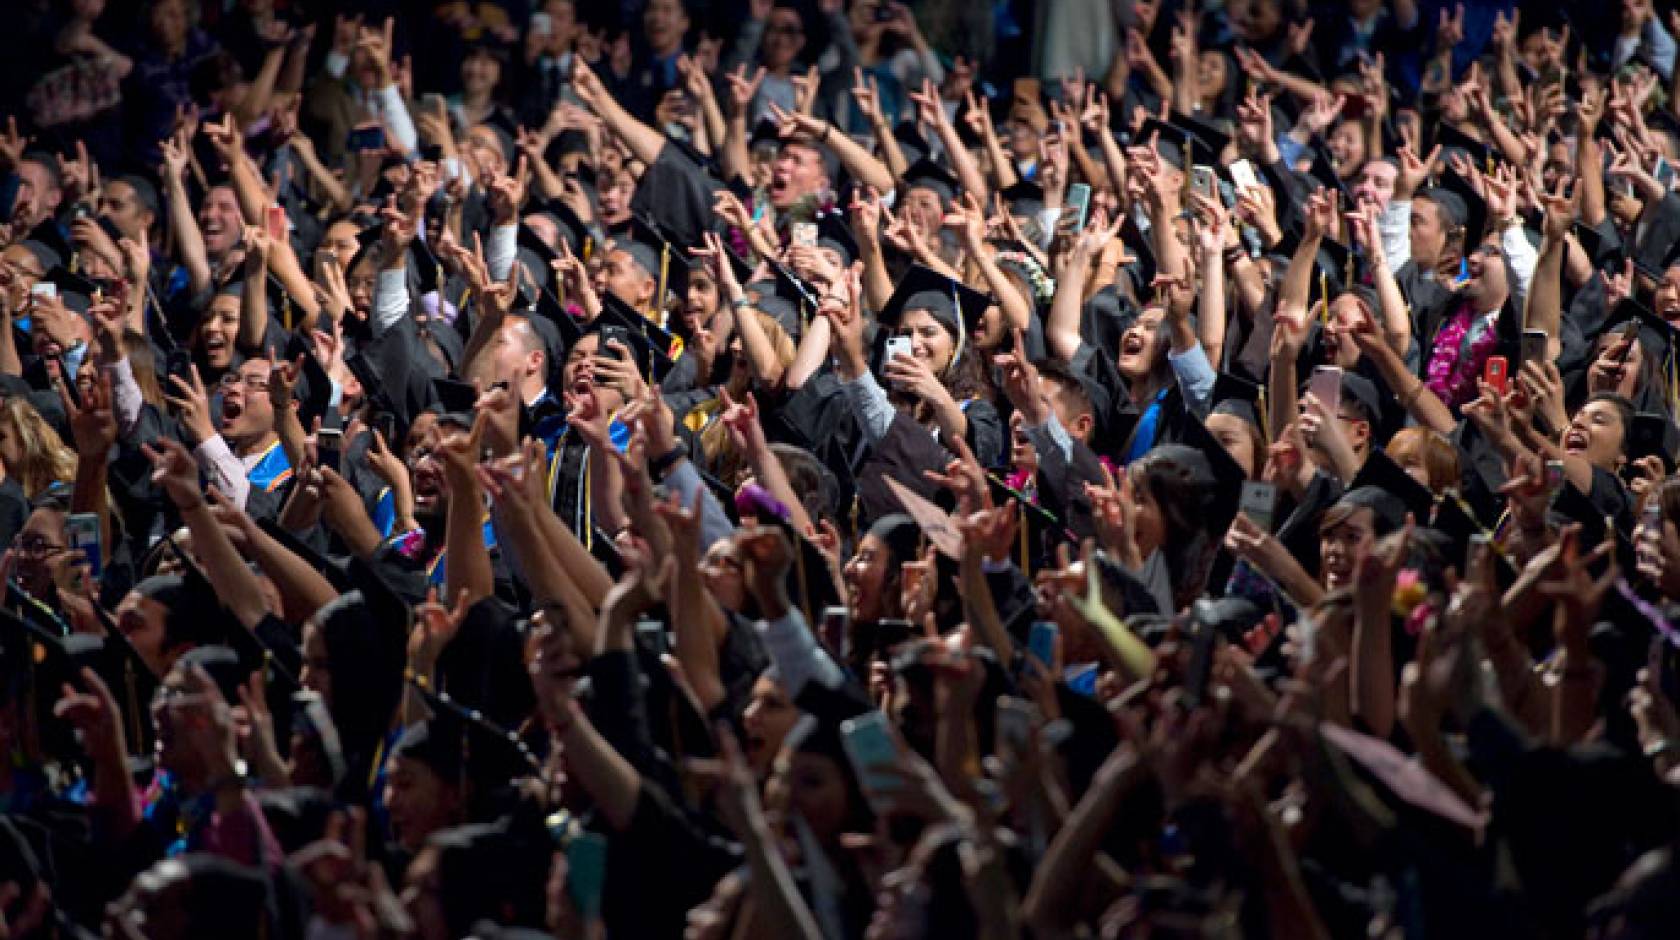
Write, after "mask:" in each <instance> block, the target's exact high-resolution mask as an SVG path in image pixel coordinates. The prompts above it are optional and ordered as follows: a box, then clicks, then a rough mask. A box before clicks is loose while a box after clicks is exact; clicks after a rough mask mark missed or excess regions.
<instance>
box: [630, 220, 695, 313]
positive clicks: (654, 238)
mask: <svg viewBox="0 0 1680 940" xmlns="http://www.w3.org/2000/svg"><path fill="white" fill-rule="evenodd" d="M625 235H626V236H627V237H625V238H619V239H616V240H615V241H614V242H613V247H614V248H616V249H618V250H620V251H623V252H624V253H626V254H628V255H629V256H630V258H631V260H633V261H634V262H635V263H636V266H637V267H639V268H641V269H642V270H643V271H646V272H647V273H648V275H649V276H650V277H652V278H653V279H654V280H655V281H656V282H657V287H656V289H655V291H654V295H653V296H654V301H653V302H654V306H655V308H656V310H657V309H662V308H663V307H664V304H665V297H666V295H667V294H676V295H677V296H679V297H680V296H682V295H683V294H684V292H685V291H687V289H688V255H687V253H686V252H683V251H682V250H681V249H679V248H677V247H676V246H674V245H672V244H671V243H670V242H669V241H667V240H666V238H665V236H664V235H663V234H661V233H660V231H659V229H658V228H656V227H655V226H654V224H653V223H652V222H650V221H648V220H646V219H644V218H643V217H641V216H639V215H636V216H631V218H630V227H629V229H628V230H627V231H626V232H625Z"/></svg>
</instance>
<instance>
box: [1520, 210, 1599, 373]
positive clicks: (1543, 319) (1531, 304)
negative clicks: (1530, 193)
mask: <svg viewBox="0 0 1680 940" xmlns="http://www.w3.org/2000/svg"><path fill="white" fill-rule="evenodd" d="M1568 185H1569V181H1568V180H1567V179H1560V180H1558V183H1557V188H1556V189H1555V190H1553V191H1552V192H1551V193H1541V194H1540V202H1541V205H1542V206H1543V207H1544V208H1545V210H1546V217H1545V222H1544V227H1543V230H1542V232H1541V236H1542V237H1541V242H1540V259H1539V261H1538V262H1537V263H1536V264H1535V266H1534V280H1533V281H1532V282H1531V283H1530V284H1529V289H1528V306H1527V307H1526V309H1524V311H1523V328H1524V329H1529V330H1545V331H1546V337H1547V341H1546V357H1547V359H1549V360H1552V361H1555V360H1556V359H1557V357H1558V353H1559V352H1561V351H1562V349H1563V343H1562V332H1561V331H1562V328H1563V281H1562V274H1563V260H1564V254H1565V253H1566V252H1567V250H1568V245H1567V243H1566V242H1565V239H1566V238H1568V236H1569V232H1570V229H1571V227H1572V226H1573V225H1574V221H1575V219H1574V216H1575V200H1574V199H1571V198H1570V197H1569V196H1567V195H1565V191H1566V190H1567V188H1568ZM1585 191H1586V187H1585V186H1584V185H1583V186H1582V187H1580V189H1579V190H1578V191H1577V195H1581V196H1583V197H1584V194H1585Z"/></svg>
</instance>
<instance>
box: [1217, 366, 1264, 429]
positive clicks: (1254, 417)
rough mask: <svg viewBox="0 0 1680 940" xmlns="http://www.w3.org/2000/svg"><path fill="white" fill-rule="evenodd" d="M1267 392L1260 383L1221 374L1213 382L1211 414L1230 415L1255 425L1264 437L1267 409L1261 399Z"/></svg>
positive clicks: (1224, 373) (1227, 373)
mask: <svg viewBox="0 0 1680 940" xmlns="http://www.w3.org/2000/svg"><path fill="white" fill-rule="evenodd" d="M1265 394H1266V390H1265V389H1264V388H1262V387H1261V386H1260V385H1259V384H1258V383H1255V382H1250V381H1248V380H1247V379H1240V378H1237V377H1236V376H1234V375H1232V374H1231V373H1229V372H1221V373H1219V375H1218V377H1216V378H1215V379H1214V380H1213V398H1212V401H1213V408H1212V409H1211V410H1210V414H1216V415H1221V414H1222V415H1230V416H1232V417H1234V418H1240V419H1242V420H1243V421H1246V422H1247V423H1249V424H1251V425H1253V426H1254V427H1255V429H1257V430H1259V431H1260V433H1261V435H1262V436H1263V437H1268V438H1269V435H1267V434H1266V433H1265V432H1266V417H1265V414H1266V413H1265V409H1264V408H1263V407H1262V405H1261V398H1262V397H1264V396H1265Z"/></svg>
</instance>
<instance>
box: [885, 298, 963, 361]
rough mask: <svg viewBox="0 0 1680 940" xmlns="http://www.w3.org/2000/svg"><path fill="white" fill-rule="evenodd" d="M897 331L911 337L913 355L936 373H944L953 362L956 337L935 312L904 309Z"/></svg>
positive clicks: (911, 352) (901, 334)
mask: <svg viewBox="0 0 1680 940" xmlns="http://www.w3.org/2000/svg"><path fill="white" fill-rule="evenodd" d="M897 333H898V335H899V336H907V337H909V338H910V354H911V355H913V356H915V357H916V358H917V359H919V360H920V361H921V362H922V364H923V365H925V366H927V367H928V368H929V369H931V370H933V374H934V375H942V374H944V372H945V369H946V367H947V366H949V365H950V364H951V356H952V354H953V353H954V352H956V337H954V336H952V335H951V334H950V333H949V332H947V331H946V329H945V327H944V325H943V324H941V323H940V322H939V321H938V320H936V319H934V318H933V314H931V313H929V312H927V311H926V310H906V311H904V319H903V320H902V321H900V322H899V325H898V330H897Z"/></svg>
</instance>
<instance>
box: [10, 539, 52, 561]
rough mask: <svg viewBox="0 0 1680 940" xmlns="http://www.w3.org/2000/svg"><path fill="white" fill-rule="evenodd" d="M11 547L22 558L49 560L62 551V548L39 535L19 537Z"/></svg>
mask: <svg viewBox="0 0 1680 940" xmlns="http://www.w3.org/2000/svg"><path fill="white" fill-rule="evenodd" d="M12 546H13V548H14V549H15V550H16V551H17V553H18V554H19V555H21V556H23V557H24V558H51V557H52V556H54V555H58V554H61V553H62V552H63V551H64V546H62V545H56V544H54V543H52V542H49V541H47V540H46V539H45V538H43V537H41V536H39V535H25V536H19V537H18V538H17V540H16V541H14V542H13V543H12Z"/></svg>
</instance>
